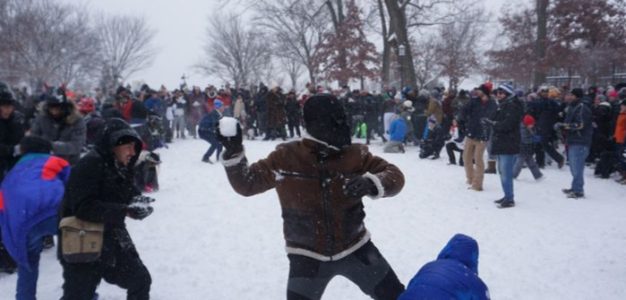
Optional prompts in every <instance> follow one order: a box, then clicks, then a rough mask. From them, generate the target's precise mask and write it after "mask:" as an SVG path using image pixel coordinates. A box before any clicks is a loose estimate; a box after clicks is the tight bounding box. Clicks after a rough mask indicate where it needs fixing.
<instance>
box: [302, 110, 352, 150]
mask: <svg viewBox="0 0 626 300" xmlns="http://www.w3.org/2000/svg"><path fill="white" fill-rule="evenodd" d="M307 132H308V133H309V134H310V135H311V136H313V137H314V138H316V139H318V140H321V141H323V142H326V143H328V144H329V145H330V146H333V147H336V148H339V149H341V148H343V147H345V146H349V145H351V144H352V141H351V134H350V126H349V125H348V122H347V118H346V115H345V114H344V113H343V111H336V112H333V113H331V114H330V115H327V116H324V117H323V118H320V119H319V120H317V121H316V122H313V123H312V124H308V125H307Z"/></svg>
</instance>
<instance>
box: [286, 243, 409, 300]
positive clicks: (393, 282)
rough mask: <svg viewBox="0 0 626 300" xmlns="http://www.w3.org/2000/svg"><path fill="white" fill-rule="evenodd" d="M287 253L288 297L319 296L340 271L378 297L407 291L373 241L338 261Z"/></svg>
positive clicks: (306, 299) (386, 299) (388, 299)
mask: <svg viewBox="0 0 626 300" xmlns="http://www.w3.org/2000/svg"><path fill="white" fill-rule="evenodd" d="M288 257H289V282H288V286H287V299H288V300H315V299H320V298H321V297H322V295H323V294H324V290H325V289H326V286H327V285H328V283H329V282H330V280H331V279H333V277H335V276H337V275H341V276H343V277H345V278H347V279H348V280H350V281H352V282H354V283H355V284H356V285H357V286H358V287H359V288H360V289H361V291H363V293H365V294H367V295H369V296H370V297H372V298H373V299H376V300H395V299H397V298H398V296H400V294H402V292H404V285H402V283H400V281H399V280H398V277H397V276H396V274H395V273H394V271H393V270H392V269H391V267H390V266H389V264H388V263H387V261H386V260H385V258H384V257H383V256H382V255H381V254H380V252H379V251H378V249H377V248H376V246H374V244H373V243H372V242H371V241H370V242H368V243H367V244H365V245H363V247H361V248H360V249H359V250H357V251H356V252H354V253H352V254H350V255H348V256H347V257H345V258H343V259H340V260H338V261H331V262H322V261H319V260H316V259H313V258H309V257H306V256H301V255H295V254H289V255H288Z"/></svg>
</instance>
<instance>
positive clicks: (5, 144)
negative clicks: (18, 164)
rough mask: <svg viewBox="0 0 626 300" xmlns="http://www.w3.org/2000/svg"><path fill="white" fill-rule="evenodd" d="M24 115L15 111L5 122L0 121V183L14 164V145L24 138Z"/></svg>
mask: <svg viewBox="0 0 626 300" xmlns="http://www.w3.org/2000/svg"><path fill="white" fill-rule="evenodd" d="M24 129H25V121H24V115H22V114H21V113H19V112H17V111H15V112H13V114H12V115H11V116H10V117H9V118H8V119H6V120H2V119H0V182H1V181H2V179H3V178H4V173H6V171H8V170H9V169H10V168H11V167H12V166H13V164H14V163H15V161H16V160H15V157H14V156H13V154H14V152H15V151H14V150H15V145H17V144H19V143H20V140H21V139H22V137H24Z"/></svg>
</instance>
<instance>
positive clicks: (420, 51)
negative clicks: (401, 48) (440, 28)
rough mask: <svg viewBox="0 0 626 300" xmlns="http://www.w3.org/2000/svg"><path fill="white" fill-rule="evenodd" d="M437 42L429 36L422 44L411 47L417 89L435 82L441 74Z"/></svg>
mask: <svg viewBox="0 0 626 300" xmlns="http://www.w3.org/2000/svg"><path fill="white" fill-rule="evenodd" d="M438 40H439V37H437V36H430V37H428V38H427V39H426V40H424V41H423V42H421V43H419V44H417V43H416V45H414V46H413V47H411V48H412V49H413V57H414V58H415V77H416V79H417V88H418V89H423V88H425V87H427V86H429V85H431V84H432V83H434V82H437V81H438V79H439V78H440V77H441V75H442V73H443V68H442V66H441V65H440V64H439V57H440V54H439V53H438V50H439V49H437V42H438Z"/></svg>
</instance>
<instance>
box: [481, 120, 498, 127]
mask: <svg viewBox="0 0 626 300" xmlns="http://www.w3.org/2000/svg"><path fill="white" fill-rule="evenodd" d="M480 124H483V125H484V126H493V125H494V124H496V121H492V120H489V119H488V118H482V119H480Z"/></svg>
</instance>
